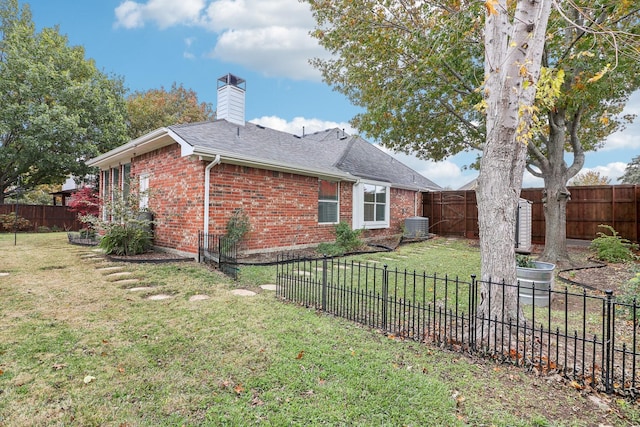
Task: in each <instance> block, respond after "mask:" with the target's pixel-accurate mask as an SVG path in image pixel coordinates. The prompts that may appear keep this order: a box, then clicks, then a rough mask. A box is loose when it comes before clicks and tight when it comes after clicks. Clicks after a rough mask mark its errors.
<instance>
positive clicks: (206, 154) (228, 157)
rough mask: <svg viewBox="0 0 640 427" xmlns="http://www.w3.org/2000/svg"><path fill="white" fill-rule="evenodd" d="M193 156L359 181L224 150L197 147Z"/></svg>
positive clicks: (333, 178) (330, 178)
mask: <svg viewBox="0 0 640 427" xmlns="http://www.w3.org/2000/svg"><path fill="white" fill-rule="evenodd" d="M192 154H193V155H196V156H200V157H202V158H214V157H215V156H216V155H220V157H221V158H222V162H223V163H228V164H232V165H239V166H249V167H255V168H259V169H267V170H272V171H278V172H286V173H293V174H297V175H306V176H316V177H319V178H323V179H328V180H339V181H351V182H355V181H357V180H358V177H356V176H353V175H351V174H349V173H345V172H338V171H329V170H326V169H318V168H308V167H302V166H299V165H293V164H288V163H282V162H273V161H268V160H264V159H260V158H256V157H250V156H239V155H238V154H236V153H231V152H226V151H223V150H208V149H206V148H198V147H196V148H195V149H194V150H193V153H192Z"/></svg>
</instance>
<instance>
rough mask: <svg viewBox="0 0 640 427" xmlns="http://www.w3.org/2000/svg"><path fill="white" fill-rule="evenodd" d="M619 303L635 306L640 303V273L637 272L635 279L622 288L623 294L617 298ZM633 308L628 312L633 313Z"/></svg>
mask: <svg viewBox="0 0 640 427" xmlns="http://www.w3.org/2000/svg"><path fill="white" fill-rule="evenodd" d="M616 299H617V300H618V302H620V303H622V304H629V305H633V303H634V302H635V303H636V304H638V303H640V272H638V271H637V270H636V275H635V277H632V278H631V279H629V281H628V282H627V283H626V284H625V285H624V286H623V287H622V292H621V293H620V294H619V295H618V296H617V297H616ZM632 310H633V309H632V308H631V307H629V310H627V311H628V312H632Z"/></svg>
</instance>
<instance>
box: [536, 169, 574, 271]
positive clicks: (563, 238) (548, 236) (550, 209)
mask: <svg viewBox="0 0 640 427" xmlns="http://www.w3.org/2000/svg"><path fill="white" fill-rule="evenodd" d="M565 182H566V180H565V179H564V178H560V177H555V176H549V177H545V180H544V197H543V199H542V202H543V205H544V220H545V232H544V251H543V252H542V255H541V256H540V259H541V260H542V261H547V262H551V263H554V264H556V263H557V262H558V261H569V260H570V258H569V251H568V249H567V202H568V201H569V200H570V199H571V194H570V193H569V190H567V186H566V185H565Z"/></svg>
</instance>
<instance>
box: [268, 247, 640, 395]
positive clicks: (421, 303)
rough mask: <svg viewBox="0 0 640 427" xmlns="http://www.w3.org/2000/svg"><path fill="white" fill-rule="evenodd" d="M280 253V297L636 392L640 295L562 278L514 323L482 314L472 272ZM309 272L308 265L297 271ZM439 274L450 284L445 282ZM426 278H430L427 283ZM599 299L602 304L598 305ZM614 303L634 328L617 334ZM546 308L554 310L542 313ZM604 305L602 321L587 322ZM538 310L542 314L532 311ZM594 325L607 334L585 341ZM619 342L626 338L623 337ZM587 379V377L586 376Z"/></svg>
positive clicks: (493, 298)
mask: <svg viewBox="0 0 640 427" xmlns="http://www.w3.org/2000/svg"><path fill="white" fill-rule="evenodd" d="M280 261H281V262H280V263H278V266H277V279H276V287H277V292H276V295H278V296H279V297H280V298H282V299H284V300H289V301H294V302H297V303H302V304H305V305H306V306H309V307H316V308H318V309H321V310H323V311H325V312H327V313H332V314H334V315H336V316H340V317H344V318H346V319H350V320H353V321H356V322H359V323H362V324H364V325H367V326H370V327H373V328H379V329H381V330H382V331H385V332H387V333H389V334H394V335H397V336H399V337H403V338H407V339H413V340H416V341H418V342H423V341H424V342H433V343H435V344H437V345H442V346H445V347H447V348H450V349H455V350H459V351H470V352H472V353H477V354H486V355H489V356H491V357H493V358H495V359H496V360H501V361H503V362H504V363H514V364H516V365H521V366H524V367H530V368H533V367H535V368H537V369H538V370H539V371H540V372H544V373H548V372H552V371H553V372H559V373H561V374H562V375H564V376H565V377H566V378H570V379H572V380H574V381H578V382H582V383H584V384H585V385H590V386H592V387H594V388H598V389H600V390H602V391H605V392H607V393H619V394H623V395H632V394H633V393H636V386H637V384H638V381H639V380H640V373H638V372H636V368H637V365H638V361H639V360H640V352H639V349H638V342H637V328H638V317H637V308H638V306H637V302H636V301H634V302H633V304H626V305H621V303H617V302H616V301H615V300H614V297H613V293H612V292H611V293H607V295H606V296H605V297H602V296H589V295H587V293H586V291H583V292H582V293H575V294H574V293H570V292H569V290H568V289H567V288H566V287H565V289H564V290H562V291H555V290H551V289H550V290H549V291H548V292H549V295H548V298H549V304H548V306H547V307H546V308H545V307H542V308H538V309H536V307H535V306H531V307H530V308H529V307H528V306H527V305H525V306H522V309H523V310H524V312H525V319H524V320H523V321H520V320H516V321H515V324H514V321H513V319H511V318H509V319H508V320H507V319H505V318H504V316H503V317H502V318H499V317H497V316H496V317H494V318H485V317H484V314H483V315H481V316H480V315H479V314H478V311H477V306H478V289H479V287H478V285H479V282H480V281H478V280H477V279H476V277H475V276H471V278H470V280H469V281H465V280H461V279H460V278H455V279H452V278H449V277H448V276H443V277H438V276H437V275H435V274H434V275H428V274H426V273H425V272H421V273H418V272H416V271H413V272H409V271H398V270H397V269H390V268H389V266H388V265H386V264H385V265H384V267H382V268H381V267H379V266H376V265H370V264H369V263H364V264H363V263H357V262H353V261H352V262H351V263H350V264H346V263H341V262H340V261H336V260H333V259H329V258H327V257H324V258H323V259H322V262H321V263H320V264H318V263H317V262H316V264H315V268H313V267H314V265H313V264H312V263H311V262H309V263H308V264H309V265H308V267H309V269H310V270H311V271H308V270H307V266H306V264H307V263H302V262H300V260H299V259H298V260H296V259H289V260H280ZM320 265H321V267H320ZM303 271H304V272H305V273H304V274H301V273H302V272H303ZM391 280H393V283H391ZM450 280H452V282H449V281H450ZM442 281H444V283H443V284H442V285H440V282H442ZM427 283H430V284H431V285H432V287H431V288H429V286H428V285H427ZM499 286H502V287H503V289H502V295H504V294H505V290H506V289H505V288H506V287H518V286H519V284H514V285H510V284H506V283H504V282H502V283H500V284H499ZM488 289H491V286H489V287H488ZM318 291H319V292H318ZM454 296H455V298H454ZM560 298H563V299H564V301H563V303H562V304H559V305H558V304H555V305H556V306H557V307H559V308H556V309H555V310H556V315H554V316H552V313H551V311H552V304H551V302H552V300H554V301H555V300H557V299H560ZM573 299H576V300H577V301H576V302H577V304H575V303H574V304H573V305H572V306H575V307H577V308H578V310H582V313H581V314H582V318H580V316H579V315H578V316H575V315H574V316H572V317H571V319H570V316H569V313H570V306H571V305H570V304H569V301H570V300H573ZM580 299H582V301H580ZM486 303H488V304H489V312H491V311H490V310H491V304H502V305H503V306H504V304H505V302H504V297H503V298H498V295H492V294H491V293H490V294H489V295H487V301H486ZM594 303H595V304H594ZM598 306H599V307H600V308H596V307H598ZM617 306H619V307H618V311H621V312H622V310H624V312H625V313H627V312H628V313H630V315H631V320H630V322H631V324H632V325H633V327H632V328H631V331H630V332H628V331H627V329H628V328H627V329H625V331H627V332H625V333H627V334H629V333H630V334H631V336H626V335H625V337H626V338H625V339H620V338H619V337H617V336H616V334H617V333H623V332H624V331H623V332H620V331H616V325H617V324H618V323H617V321H616V307H617ZM518 308H519V309H520V302H518ZM594 308H596V310H594ZM545 309H546V310H548V313H547V314H546V316H545V315H544V310H545ZM503 311H504V310H503ZM558 311H560V313H557V312H558ZM599 313H600V321H599V322H600V324H599V325H594V324H593V323H592V321H590V322H587V319H593V318H594V317H596V316H598V314H599ZM537 317H538V318H540V321H537V320H536V318H537ZM545 317H546V322H545ZM554 319H556V320H554ZM619 323H621V324H622V322H619ZM593 327H600V328H601V333H602V335H601V337H602V339H599V338H598V335H597V334H593V339H592V340H589V344H588V345H589V346H591V348H590V349H588V348H587V346H588V345H587V338H586V337H587V334H588V333H589V334H591V332H589V328H593ZM489 331H491V332H492V333H493V334H494V336H495V337H498V335H502V337H500V341H499V340H498V339H497V338H496V339H494V340H492V341H491V340H489V339H488V338H487V340H486V343H485V336H486V335H485V332H489ZM514 331H515V333H514ZM478 334H479V337H480V340H481V341H480V342H479V343H478V342H477V339H478ZM618 342H621V343H622V345H621V346H618V345H617V343H618ZM629 343H632V344H631V345H629ZM561 347H562V348H561ZM588 350H590V354H589V351H588ZM598 378H599V380H598ZM589 379H590V383H591V384H588V383H589Z"/></svg>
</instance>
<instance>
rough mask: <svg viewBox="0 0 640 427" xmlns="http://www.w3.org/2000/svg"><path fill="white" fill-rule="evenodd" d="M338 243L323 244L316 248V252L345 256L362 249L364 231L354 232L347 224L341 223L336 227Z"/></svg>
mask: <svg viewBox="0 0 640 427" xmlns="http://www.w3.org/2000/svg"><path fill="white" fill-rule="evenodd" d="M335 233H336V241H335V242H334V243H321V244H319V245H318V247H317V248H316V252H319V253H321V254H324V255H331V256H336V255H344V254H345V253H347V252H352V251H354V250H356V249H358V248H360V247H362V245H363V242H362V240H361V239H360V235H361V234H362V230H352V229H351V226H350V225H349V224H347V223H346V222H340V223H339V224H336V226H335Z"/></svg>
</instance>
